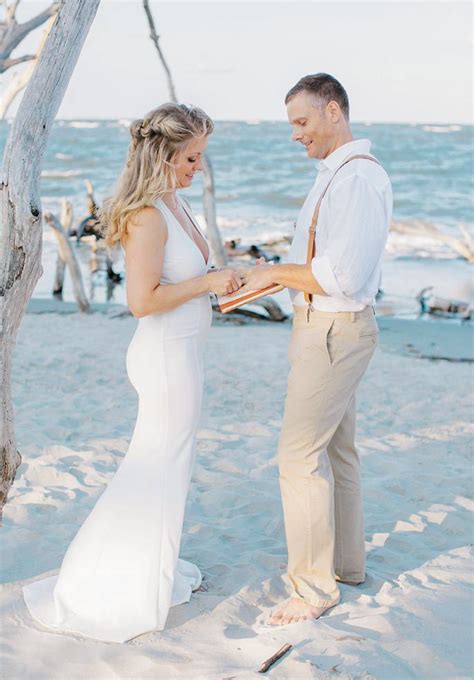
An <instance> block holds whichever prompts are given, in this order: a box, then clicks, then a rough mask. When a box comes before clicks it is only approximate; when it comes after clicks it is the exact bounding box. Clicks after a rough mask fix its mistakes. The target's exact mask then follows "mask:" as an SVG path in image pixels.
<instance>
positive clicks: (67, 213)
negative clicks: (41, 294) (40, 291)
mask: <svg viewBox="0 0 474 680" xmlns="http://www.w3.org/2000/svg"><path fill="white" fill-rule="evenodd" d="M72 218H73V210H72V203H71V202H70V201H66V200H63V203H62V208H61V217H60V220H61V224H62V226H63V229H64V231H65V232H66V234H68V233H69V230H70V228H71V225H72ZM65 271H66V260H65V259H64V258H63V256H62V251H61V248H58V256H57V259H56V271H55V275H54V284H53V295H54V297H56V298H58V299H59V300H62V299H63V288H64V274H65Z"/></svg>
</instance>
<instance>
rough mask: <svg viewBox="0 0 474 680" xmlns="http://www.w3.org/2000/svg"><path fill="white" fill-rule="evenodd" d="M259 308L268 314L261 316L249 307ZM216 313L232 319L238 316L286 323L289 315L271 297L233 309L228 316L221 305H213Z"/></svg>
mask: <svg viewBox="0 0 474 680" xmlns="http://www.w3.org/2000/svg"><path fill="white" fill-rule="evenodd" d="M254 305H255V306H258V307H263V309H264V310H265V311H266V312H267V313H266V314H261V313H260V312H256V311H254V310H252V309H249V307H252V306H254ZM212 308H213V310H214V312H215V313H216V314H217V315H219V316H221V317H222V316H225V317H228V318H232V315H236V316H248V317H249V318H251V319H261V320H262V321H277V322H280V321H285V320H286V319H287V318H288V317H287V315H286V314H285V313H284V312H283V311H282V309H281V307H280V305H279V304H278V303H277V302H276V301H275V300H274V299H273V298H272V297H271V296H270V297H264V298H260V299H259V300H253V301H252V302H251V303H250V305H248V306H247V305H243V306H242V307H237V308H236V309H233V310H232V311H231V312H227V313H226V314H223V313H222V312H221V311H220V309H219V305H218V304H217V303H215V304H213V306H212Z"/></svg>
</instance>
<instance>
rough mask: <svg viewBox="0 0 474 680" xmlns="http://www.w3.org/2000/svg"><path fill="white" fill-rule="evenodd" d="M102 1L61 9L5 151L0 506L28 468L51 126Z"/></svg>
mask: <svg viewBox="0 0 474 680" xmlns="http://www.w3.org/2000/svg"><path fill="white" fill-rule="evenodd" d="M99 2H100V0H75V1H74V2H66V1H65V0H63V1H62V2H61V3H59V9H58V13H57V16H56V19H55V21H54V24H53V27H52V28H51V32H50V34H49V36H48V39H47V41H46V44H45V46H44V48H43V51H42V53H41V57H40V59H39V61H38V64H37V67H36V69H35V71H34V73H33V75H32V77H31V80H30V82H29V83H28V86H27V88H26V90H25V93H24V95H23V99H22V101H21V103H20V106H19V109H18V113H17V116H16V118H15V120H14V122H13V124H12V126H11V129H10V133H9V135H8V139H7V142H6V145H5V152H4V159H3V170H2V185H1V229H0V329H1V330H0V339H1V354H0V393H1V402H2V403H1V413H0V466H1V473H2V474H1V480H0V508H3V506H4V504H5V503H6V500H7V495H8V491H9V489H10V487H11V485H12V483H13V480H14V478H15V474H16V470H17V468H18V465H19V464H20V462H21V456H20V453H19V452H18V451H17V448H16V438H15V429H14V419H13V407H12V397H11V366H12V352H13V347H14V344H15V340H16V336H17V332H18V327H19V325H20V321H21V318H22V316H23V314H24V312H25V309H26V306H27V304H28V301H29V299H30V297H31V295H32V292H33V290H34V288H35V285H36V282H37V281H38V279H39V277H40V276H41V273H42V267H41V244H42V209H41V200H40V195H39V188H38V181H39V175H40V171H41V164H42V161H43V157H44V154H45V151H46V146H47V142H48V139H49V135H50V131H51V127H52V124H53V121H54V118H55V116H56V113H57V111H58V108H59V105H60V103H61V100H62V98H63V96H64V92H65V91H66V87H67V85H68V82H69V79H70V77H71V75H72V72H73V70H74V66H75V64H76V62H77V59H78V57H79V54H80V51H81V48H82V45H83V43H84V40H85V38H86V35H87V33H88V31H89V28H90V25H91V23H92V21H93V19H94V16H95V14H96V11H97V7H98V5H99Z"/></svg>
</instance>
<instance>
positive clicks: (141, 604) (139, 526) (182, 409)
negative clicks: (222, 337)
mask: <svg viewBox="0 0 474 680" xmlns="http://www.w3.org/2000/svg"><path fill="white" fill-rule="evenodd" d="M156 206H157V207H158V208H159V209H160V210H161V212H162V214H163V216H164V217H165V219H166V222H167V226H168V240H167V242H166V246H165V251H164V261H163V269H162V275H161V282H162V283H163V284H170V283H178V282H180V281H184V280H186V279H190V278H192V277H195V276H200V275H202V274H205V273H206V272H207V270H208V266H209V262H207V263H206V262H205V260H204V256H203V254H202V252H201V251H200V249H199V247H198V246H197V244H196V243H195V242H194V241H193V240H192V239H191V238H190V236H189V235H188V234H187V233H186V232H185V231H184V229H183V228H182V226H181V225H180V224H179V222H178V221H177V220H176V218H175V217H174V216H173V214H172V213H171V212H170V211H169V210H168V208H167V207H166V205H165V204H164V203H163V201H161V200H160V201H157V203H156ZM208 260H209V258H208ZM211 317H212V308H211V303H210V299H209V296H208V295H203V296H202V297H199V298H195V299H194V300H191V301H189V302H186V303H185V304H183V305H181V306H180V307H178V308H176V309H174V310H172V311H170V312H166V313H164V314H153V315H150V316H146V317H144V318H141V319H139V321H138V327H137V329H136V332H135V334H134V336H133V338H132V340H131V342H130V345H129V348H128V351H127V360H126V364H127V372H128V376H129V379H130V381H131V383H132V385H133V386H134V388H135V389H136V391H137V393H138V397H139V406H138V417H137V422H136V425H135V429H134V432H133V436H132V440H131V442H130V447H129V449H128V452H127V454H126V456H125V458H124V459H123V461H122V463H121V465H120V467H119V469H118V471H117V473H116V474H115V476H114V478H113V479H112V481H111V482H110V483H109V485H108V486H107V488H106V489H105V491H104V492H103V494H102V495H101V497H100V498H99V500H98V501H97V503H96V505H95V507H94V508H93V510H92V512H91V513H90V514H89V516H88V517H87V518H86V520H85V522H84V523H83V525H82V526H81V528H80V529H79V531H78V533H77V534H76V536H75V537H74V539H73V541H72V542H71V544H70V545H69V548H68V550H67V552H66V555H65V557H64V559H63V562H62V565H61V569H60V572H59V574H58V575H57V576H52V577H49V578H45V579H41V580H39V581H35V582H33V583H30V584H28V585H26V586H24V587H23V594H24V599H25V602H26V604H27V606H28V609H29V611H30V613H31V614H32V616H33V617H34V618H35V619H37V620H38V621H40V622H41V623H43V624H45V625H46V626H49V627H52V628H54V629H56V630H58V631H62V632H73V633H80V634H81V635H85V636H88V637H93V638H96V639H98V640H105V641H111V642H125V641H127V640H130V639H131V638H133V637H135V636H137V635H140V634H142V633H145V632H147V631H152V630H162V629H163V628H164V626H165V623H166V619H167V616H168V611H169V608H170V607H173V606H175V605H178V604H181V603H183V602H187V601H189V599H190V597H191V592H192V590H195V589H196V588H198V587H199V585H200V583H201V574H200V571H199V569H198V568H197V567H196V566H195V565H194V564H191V563H189V562H185V561H184V560H180V559H178V554H179V546H180V541H181V533H182V525H183V515H184V507H185V502H186V496H187V493H188V488H189V483H190V479H191V473H192V468H193V463H194V456H195V437H196V430H197V426H198V420H199V416H200V411H201V401H202V389H203V350H204V346H205V343H206V339H207V336H208V332H209V327H210V325H211ZM117 418H120V412H119V411H118V412H117Z"/></svg>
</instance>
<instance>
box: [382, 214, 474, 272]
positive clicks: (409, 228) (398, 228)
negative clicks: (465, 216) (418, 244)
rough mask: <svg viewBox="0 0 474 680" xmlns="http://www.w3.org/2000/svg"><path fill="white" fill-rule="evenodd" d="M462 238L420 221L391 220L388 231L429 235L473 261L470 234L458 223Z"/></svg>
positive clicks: (473, 252)
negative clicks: (410, 222)
mask: <svg viewBox="0 0 474 680" xmlns="http://www.w3.org/2000/svg"><path fill="white" fill-rule="evenodd" d="M459 229H460V231H461V234H462V238H456V237H455V236H451V235H450V234H445V233H443V232H442V231H441V230H440V229H438V228H437V227H435V226H433V225H432V224H428V223H426V222H422V221H415V222H414V223H413V224H404V223H403V222H393V223H392V225H391V227H390V231H392V232H395V233H397V234H404V235H407V236H429V237H430V238H432V239H434V240H436V241H439V242H440V243H444V244H445V245H447V246H449V247H450V248H451V249H452V250H454V251H455V252H456V253H458V255H461V257H464V258H465V259H466V260H467V261H468V262H471V263H472V262H474V243H473V239H472V236H471V234H470V233H469V232H468V230H467V229H466V227H465V226H464V225H462V224H460V225H459Z"/></svg>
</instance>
